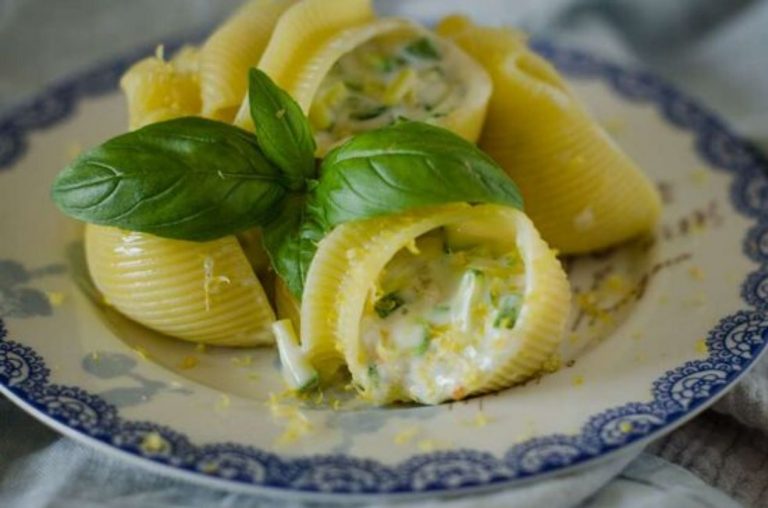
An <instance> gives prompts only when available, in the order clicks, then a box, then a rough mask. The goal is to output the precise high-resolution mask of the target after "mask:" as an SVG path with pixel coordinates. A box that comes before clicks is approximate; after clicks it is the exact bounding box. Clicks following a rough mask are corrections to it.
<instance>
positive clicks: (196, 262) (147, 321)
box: [85, 224, 275, 346]
mask: <svg viewBox="0 0 768 508" xmlns="http://www.w3.org/2000/svg"><path fill="white" fill-rule="evenodd" d="M85 248H86V257H87V260H88V268H89V270H90V273H91V276H92V278H93V281H94V283H95V285H96V287H97V288H98V289H99V291H101V293H102V294H103V295H104V298H105V301H106V302H107V303H108V304H109V305H112V306H114V307H115V308H116V309H117V310H119V311H120V312H121V313H122V314H124V315H126V316H127V317H129V318H131V319H133V320H134V321H137V322H139V323H141V324H143V325H145V326H147V327H149V328H152V329H154V330H157V331H159V332H162V333H165V334H167V335H171V336H173V337H178V338H180V339H184V340H188V341H192V342H200V343H205V344H212V345H217V346H258V345H264V344H271V343H272V342H273V336H272V332H271V328H270V327H271V324H272V322H273V321H274V320H275V316H274V313H273V312H272V308H271V307H270V305H269V302H268V301H267V297H266V295H265V294H264V289H263V288H262V286H261V283H260V282H259V279H258V278H256V275H254V272H253V269H252V268H251V265H250V264H249V262H248V260H247V259H246V257H245V255H244V253H243V250H242V248H241V247H240V245H239V243H238V241H237V239H236V238H235V237H234V236H227V237H224V238H220V239H218V240H214V241H211V242H201V243H198V242H186V241H181V240H169V239H166V238H158V237H155V236H153V235H149V234H146V233H135V232H127V231H123V230H120V229H117V228H111V227H105V226H97V225H93V224H88V225H87V226H86V230H85Z"/></svg>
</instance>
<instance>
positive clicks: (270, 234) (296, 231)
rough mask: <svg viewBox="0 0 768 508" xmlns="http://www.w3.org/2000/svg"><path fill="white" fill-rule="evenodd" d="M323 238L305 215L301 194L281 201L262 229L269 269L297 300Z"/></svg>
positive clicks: (319, 229) (319, 228)
mask: <svg viewBox="0 0 768 508" xmlns="http://www.w3.org/2000/svg"><path fill="white" fill-rule="evenodd" d="M323 235H324V232H323V229H322V228H321V227H320V226H319V225H318V224H317V223H316V222H315V221H314V220H313V219H312V217H311V216H310V215H309V214H308V213H307V207H306V205H305V202H304V196H301V195H291V196H289V197H288V198H286V199H284V200H283V204H282V206H281V210H280V214H279V216H278V218H277V219H275V220H274V221H273V222H271V223H270V224H268V225H267V226H266V227H265V228H264V236H263V242H264V248H265V249H266V251H267V253H268V254H269V257H270V260H271V261H272V267H273V268H274V269H275V271H276V272H277V274H278V275H280V277H282V279H283V282H285V284H286V285H287V286H288V289H289V290H290V291H291V293H293V295H294V296H296V297H297V298H299V299H301V295H302V293H303V292H304V281H305V280H306V277H307V271H308V270H309V265H310V264H311V263H312V259H313V258H314V256H315V252H316V251H317V243H318V242H319V241H320V240H321V239H322V238H323Z"/></svg>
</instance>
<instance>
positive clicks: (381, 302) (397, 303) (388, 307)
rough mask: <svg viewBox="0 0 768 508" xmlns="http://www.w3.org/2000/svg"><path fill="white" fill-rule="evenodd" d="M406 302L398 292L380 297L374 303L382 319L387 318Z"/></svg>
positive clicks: (374, 307)
mask: <svg viewBox="0 0 768 508" xmlns="http://www.w3.org/2000/svg"><path fill="white" fill-rule="evenodd" d="M404 303H405V302H404V301H403V299H402V298H400V297H399V296H398V295H397V293H389V294H386V295H384V296H382V297H381V298H379V299H378V300H377V301H376V303H375V304H374V305H373V309H374V310H375V311H376V314H378V315H379V317H380V318H381V319H385V318H386V317H388V316H389V315H390V314H392V313H393V312H395V311H396V310H397V309H399V308H400V307H402V305H403V304H404Z"/></svg>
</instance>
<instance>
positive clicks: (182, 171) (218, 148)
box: [52, 117, 286, 241]
mask: <svg viewBox="0 0 768 508" xmlns="http://www.w3.org/2000/svg"><path fill="white" fill-rule="evenodd" d="M282 178H283V177H282V175H281V174H280V172H279V171H278V169H277V168H276V167H274V166H273V165H272V164H271V163H270V162H269V161H268V160H267V159H266V158H265V157H264V156H263V155H262V153H261V150H260V149H259V147H258V145H257V144H256V139H255V138H254V137H253V136H252V135H251V134H250V133H248V132H246V131H244V130H242V129H239V128H237V127H234V126H232V125H228V124H224V123H220V122H215V121H213V120H206V119H204V118H193V117H189V118H178V119H175V120H170V121H167V122H161V123H156V124H152V125H148V126H146V127H144V128H141V129H139V130H136V131H134V132H130V133H128V134H123V135H121V136H118V137H116V138H113V139H111V140H109V141H107V142H106V143H104V144H103V145H101V146H99V147H97V148H95V149H92V150H90V151H88V152H87V153H85V154H84V155H82V156H81V157H79V158H78V159H76V160H75V161H74V162H72V163H71V164H70V165H69V166H67V167H66V168H65V169H64V170H63V171H61V173H59V175H58V176H57V178H56V180H55V182H54V184H53V189H52V197H53V200H54V202H55V203H56V204H57V205H58V206H59V208H60V209H61V210H62V211H63V212H64V213H66V214H67V215H70V216H72V217H74V218H76V219H80V220H82V221H86V222H91V223H95V224H103V225H108V226H117V227H120V228H124V229H128V230H131V231H141V232H146V233H152V234H155V235H158V236H163V237H167V238H178V239H183V240H196V241H203V240H211V239H214V238H219V237H222V236H225V235H228V234H232V233H236V232H238V231H241V230H244V229H248V228H250V227H252V226H256V225H261V224H263V223H266V222H268V221H269V220H271V218H272V216H273V214H274V209H275V205H276V204H277V203H278V202H279V201H280V199H282V197H283V196H284V195H285V194H286V191H285V188H284V187H283V183H282Z"/></svg>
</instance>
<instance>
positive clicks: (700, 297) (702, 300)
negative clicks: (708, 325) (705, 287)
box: [683, 292, 707, 307]
mask: <svg viewBox="0 0 768 508" xmlns="http://www.w3.org/2000/svg"><path fill="white" fill-rule="evenodd" d="M706 303H707V297H706V295H705V294H704V293H703V292H699V293H697V294H695V295H693V296H692V297H690V298H687V299H686V300H685V301H683V304H684V305H685V306H686V307H702V306H703V305H704V304H706Z"/></svg>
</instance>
